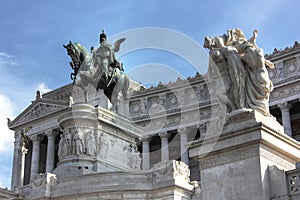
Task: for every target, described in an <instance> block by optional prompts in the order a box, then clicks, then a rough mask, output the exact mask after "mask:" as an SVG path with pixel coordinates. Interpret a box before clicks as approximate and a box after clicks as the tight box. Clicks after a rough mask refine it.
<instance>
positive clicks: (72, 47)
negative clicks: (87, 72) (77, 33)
mask: <svg viewBox="0 0 300 200" xmlns="http://www.w3.org/2000/svg"><path fill="white" fill-rule="evenodd" d="M63 46H64V48H66V50H67V53H68V55H69V56H70V57H71V59H72V64H73V65H74V66H79V65H80V64H81V60H80V52H79V51H78V48H77V45H76V43H72V42H71V41H70V43H69V44H68V45H63ZM72 64H71V65H72Z"/></svg>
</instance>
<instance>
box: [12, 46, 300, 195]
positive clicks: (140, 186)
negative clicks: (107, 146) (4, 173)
mask: <svg viewBox="0 0 300 200" xmlns="http://www.w3.org/2000/svg"><path fill="white" fill-rule="evenodd" d="M267 58H268V59H269V60H271V61H272V62H273V63H274V64H275V66H276V67H275V69H274V70H269V74H270V78H271V80H272V82H273V83H274V90H273V92H272V93H271V95H270V104H269V105H270V107H269V108H270V113H271V114H272V115H273V116H274V117H275V118H276V119H277V120H278V121H279V123H280V124H281V125H282V126H283V130H279V129H280V125H279V124H277V123H274V124H276V126H277V125H278V127H279V128H278V131H279V132H282V133H283V132H284V134H286V135H287V136H283V138H285V139H282V140H284V141H290V142H289V143H292V146H295V148H296V149H297V148H298V149H299V143H297V142H296V141H294V140H291V139H290V138H294V139H295V140H298V141H300V112H299V111H300V93H299V91H300V62H299V60H300V45H299V44H298V43H297V42H296V43H295V44H294V46H292V47H289V48H286V49H284V50H276V49H275V50H274V52H273V53H272V54H271V55H267ZM216 84H217V83H216V82H215V81H214V80H213V79H212V80H208V78H207V76H206V75H201V74H196V75H195V76H194V77H189V78H187V79H185V80H183V79H178V80H177V81H176V82H172V83H168V84H158V85H157V86H156V87H151V88H149V89H145V88H143V87H141V86H140V85H139V84H137V83H134V82H132V84H131V89H130V95H129V96H130V100H129V105H128V107H129V108H128V107H126V105H125V104H122V102H121V104H122V105H120V106H119V108H120V109H119V110H118V111H117V114H118V115H119V116H120V120H119V122H118V123H122V120H123V119H121V118H122V116H123V117H124V120H125V121H126V120H128V123H127V124H126V123H125V124H123V128H122V129H123V130H125V129H127V130H128V131H129V132H130V130H131V129H134V128H132V127H126V126H128V124H130V123H133V124H135V126H136V127H137V128H136V129H135V130H131V132H132V134H133V135H134V133H136V135H135V136H134V137H132V138H129V139H127V140H126V141H127V142H128V141H131V142H132V144H133V143H136V144H137V147H136V148H137V150H138V151H140V152H141V154H140V158H141V164H140V167H138V168H135V167H133V166H129V165H128V167H127V168H126V167H125V168H126V169H125V168H122V166H124V165H126V166H127V163H126V164H125V162H127V161H126V160H122V158H123V157H124V156H127V155H125V153H124V152H125V151H124V152H123V153H124V155H123V154H120V155H117V157H116V158H115V159H114V160H106V161H107V162H110V163H113V165H114V166H116V165H117V166H118V165H119V166H120V168H119V169H118V170H119V171H118V170H108V169H111V167H108V165H101V163H97V162H95V158H94V157H93V158H91V159H87V158H86V157H85V156H86V154H87V152H85V153H84V155H83V156H84V158H83V157H81V154H82V153H80V152H78V153H76V152H75V153H74V154H72V155H69V156H74V157H77V158H78V159H79V160H80V159H82V160H83V159H85V160H86V163H87V164H86V165H83V166H79V165H76V167H77V168H76V170H74V171H73V172H72V170H69V169H71V168H72V167H71V168H70V162H71V160H69V161H70V162H69V161H68V159H67V157H63V158H60V156H61V154H60V153H59V146H60V144H59V142H60V140H61V138H62V135H63V134H64V131H65V129H64V126H62V124H63V122H62V121H64V120H62V119H63V117H62V116H64V115H66V114H67V113H68V111H69V110H70V106H72V105H70V96H71V94H72V95H73V96H76V95H77V96H78V97H80V91H79V90H78V89H75V90H74V88H73V87H72V85H71V84H70V85H66V86H63V87H61V88H58V89H56V90H53V91H51V92H48V93H46V94H43V95H38V94H37V97H36V99H35V100H34V101H33V102H32V104H31V105H30V106H29V107H28V108H27V109H26V110H24V111H23V112H22V113H21V114H20V115H19V116H18V117H17V118H16V119H14V120H13V121H12V122H10V123H9V124H8V125H9V127H10V129H12V130H14V131H15V143H14V157H13V162H14V164H13V173H12V184H11V188H12V190H14V191H16V193H13V195H14V196H18V197H14V198H15V199H17V198H25V199H50V198H51V199H61V198H64V199H74V198H77V199H87V198H86V197H85V195H86V194H88V196H89V198H90V199H134V198H135V199H163V198H164V199H209V195H210V190H211V189H212V188H214V187H217V185H213V183H207V181H208V180H211V181H212V182H214V181H216V182H217V179H218V178H217V177H218V176H221V175H222V172H224V174H230V173H231V171H230V169H234V173H238V172H240V173H241V174H243V175H237V176H235V177H236V181H240V180H242V179H243V177H244V175H245V172H244V171H242V170H241V171H238V169H245V170H246V171H247V170H248V168H249V170H250V168H251V166H250V161H249V159H252V160H254V161H255V162H254V163H262V165H263V169H264V170H269V171H268V173H269V179H268V180H263V181H262V182H261V184H262V185H263V186H262V185H257V187H259V188H264V187H266V188H264V190H262V191H261V193H262V194H265V196H263V197H264V198H265V199H269V198H273V199H289V198H290V199H297V198H299V195H300V194H299V190H300V188H299V187H300V186H299V177H300V168H299V167H298V168H295V163H296V162H299V160H298V158H293V156H292V155H290V156H289V157H288V158H287V157H286V156H285V155H286V154H293V153H292V152H285V153H282V151H283V149H280V148H279V147H278V148H277V147H276V148H275V150H276V151H275V150H274V149H273V150H272V151H269V148H270V146H268V145H265V144H261V143H256V144H253V145H252V146H247V145H246V146H243V145H241V146H240V147H239V150H240V151H242V152H243V153H242V154H241V155H244V157H243V158H241V157H239V158H238V160H237V158H232V157H233V156H232V155H234V154H235V153H236V151H237V150H236V149H235V150H232V149H230V148H229V147H228V148H229V149H226V148H225V147H224V148H223V150H222V153H221V154H222V158H224V159H221V158H218V159H217V158H215V157H214V155H210V156H209V157H207V158H206V160H204V161H203V160H201V159H199V152H198V151H197V153H195V149H196V148H197V141H198V142H199V141H201V140H202V139H203V138H207V135H208V133H210V130H211V129H212V123H211V122H212V119H215V117H216V116H218V113H220V112H222V111H223V110H222V109H221V108H220V107H219V105H218V104H217V102H216V101H214V98H213V97H214V94H215V92H216V91H214V90H213V88H214V87H212V86H214V85H216ZM89 99H90V104H91V105H92V107H93V108H94V107H99V109H100V110H101V109H102V108H104V109H103V110H105V109H107V108H108V107H109V102H108V101H107V99H105V98H104V95H103V94H102V93H101V91H99V92H95V93H94V96H93V97H92V98H89ZM126 108H128V109H126ZM103 110H102V111H103ZM103 112H104V111H103ZM225 112H226V111H225ZM100 113H101V112H100ZM98 115H99V113H98V114H95V116H98ZM103 116H108V114H106V115H105V114H104V115H103ZM96 118H97V117H96ZM104 118H105V117H104ZM126 118H128V119H126ZM241 118H242V119H244V118H243V117H241ZM246 118H247V117H246ZM58 119H61V120H58ZM232 119H233V122H234V121H236V120H237V119H234V116H233V117H232ZM103 120H104V119H103ZM129 120H130V121H129ZM129 122H130V123H129ZM247 123H248V122H247ZM270 123H272V124H273V122H270ZM66 124H67V125H66V126H70V123H66ZM93 126H94V125H93ZM97 126H98V125H97ZM226 126H227V125H225V127H226ZM243 126H244V124H243ZM71 129H72V128H71ZM100 129H102V127H101V128H100ZM100 129H99V130H100ZM107 129H109V128H107ZM231 129H232V130H234V129H235V128H234V127H233V128H231ZM95 130H96V129H93V131H95ZM97 130H98V129H97ZM71 131H72V130H71ZM237 131H238V130H237ZM107 132H109V131H107ZM133 132H134V133H133ZM87 133H88V131H85V133H84V134H87ZM93 133H95V132H93ZM97 134H98V133H97ZM117 134H119V133H116V135H117ZM22 135H26V137H27V138H26V142H24V141H23V140H24V139H23V138H22ZM96 136H97V135H96ZM124 137H125V136H124ZM98 138H99V137H98ZM287 138H289V139H287ZM221 139H224V140H226V138H225V137H224V138H221ZM246 139H247V138H244V137H242V136H241V140H242V141H243V142H245V141H246ZM110 140H113V139H112V138H110ZM193 141H195V142H193ZM98 142H101V140H99V141H98ZM226 142H228V141H226ZM249 142H250V139H249ZM229 143H230V142H229ZM187 144H191V148H190V146H187ZM251 144H252V143H251ZM128 145H129V143H128ZM128 145H127V146H128ZM297 145H298V146H297ZM271 146H272V145H271ZM273 146H274V145H273ZM273 146H272V147H273ZM189 148H190V150H189ZM193 149H194V150H193ZM220 150H221V149H220ZM116 151H119V150H116ZM292 151H294V150H292ZM297 151H298V150H297ZM119 152H121V151H119ZM77 154H80V155H77ZM221 154H220V155H221ZM273 154H274V155H273ZM282 154H285V155H282ZM101 156H103V155H96V156H95V157H96V159H97V157H98V158H99V159H100V157H101ZM118 156H119V157H118ZM270 157H272V159H271V158H270ZM296 157H297V156H296ZM298 157H299V156H298ZM110 158H111V159H113V158H114V156H113V155H112V156H110ZM243 159H244V160H246V161H244V160H243ZM247 159H248V160H247ZM100 160H101V159H100ZM174 160H177V161H174ZM224 160H229V161H228V162H227V161H226V163H225V161H224ZM287 160H288V161H287ZM179 161H181V162H179ZM223 161H224V163H222V162H223ZM132 162H133V161H132V160H131V162H130V163H132ZM229 162H235V166H234V167H233V168H232V166H228V164H229ZM278 162H279V164H278ZM130 163H129V164H130ZM214 163H218V165H220V166H222V168H220V169H218V170H216V168H214V167H216V165H215V164H214ZM251 163H253V162H251ZM274 163H275V164H274ZM276 163H277V164H276ZM72 166H74V165H73V164H72ZM86 166H88V168H87V169H86V168H85V167H86ZM257 166H258V165H255V166H253V168H251V170H254V171H252V172H251V173H252V174H253V173H255V170H256V169H258V168H256V167H257ZM79 167H81V168H80V169H79ZM268 167H269V168H268ZM139 168H141V169H139ZM90 169H93V170H90ZM130 170H131V171H132V172H131V173H122V172H120V171H130ZM222 170H223V171H222ZM226 170H227V171H226ZM251 170H250V171H251ZM69 171H70V172H69ZM75 171H76V172H75ZM178 171H179V172H178ZM68 172H69V175H68ZM218 173H219V174H218ZM249 173H250V172H249ZM264 173H265V172H264ZM66 174H67V175H66ZM209 174H214V176H213V177H208V176H209ZM250 175H251V174H250ZM250 175H249V176H250ZM263 175H264V174H263V173H261V174H260V175H259V177H258V176H257V177H254V178H253V179H251V181H252V183H253V184H252V185H254V183H256V182H258V180H262V177H263ZM79 177H80V178H79ZM279 177H281V178H280V179H279ZM244 178H245V177H244ZM255 178H256V179H255ZM215 179H216V180H215ZM286 179H287V180H289V181H288V182H286V181H285V180H286ZM226 180H227V179H223V180H222V181H223V182H222V181H220V182H218V184H221V185H222V184H225V183H226ZM116 185H118V186H117V187H116ZM234 186H236V187H238V185H234ZM283 187H285V188H287V189H284V188H283ZM200 188H201V189H200ZM255 189H257V188H254V186H253V190H255ZM267 189H269V190H270V193H268V194H267V193H266V190H267ZM201 190H202V191H201ZM204 190H205V191H204ZM227 191H229V190H227ZM242 191H246V189H245V190H241V192H242ZM9 192H10V191H9ZM9 192H8V193H9ZM222 192H223V193H222ZM221 193H222V194H224V195H225V196H218V198H221V199H222V198H223V199H226V195H233V196H234V195H235V197H236V199H238V198H240V197H241V194H244V193H243V192H242V193H235V194H233V193H234V191H233V190H232V189H231V190H230V191H229V193H230V194H228V193H226V192H225V193H224V191H220V194H221ZM9 194H10V193H9ZM9 194H7V195H9ZM247 195H248V194H247ZM249 195H251V194H249ZM288 196H289V197H288ZM231 197H232V196H231ZM260 197H261V196H260ZM260 197H257V198H258V199H259V198H260ZM285 197H286V198H285ZM228 199H230V198H228Z"/></svg>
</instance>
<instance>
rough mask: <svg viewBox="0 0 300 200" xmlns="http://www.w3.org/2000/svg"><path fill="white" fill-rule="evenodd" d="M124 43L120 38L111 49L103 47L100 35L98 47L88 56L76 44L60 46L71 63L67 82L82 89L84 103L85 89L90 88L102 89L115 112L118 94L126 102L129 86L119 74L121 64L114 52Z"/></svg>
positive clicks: (106, 45) (125, 79) (108, 46)
mask: <svg viewBox="0 0 300 200" xmlns="http://www.w3.org/2000/svg"><path fill="white" fill-rule="evenodd" d="M124 41H125V38H121V39H119V40H117V41H116V42H115V43H114V46H112V45H110V44H108V43H107V37H106V34H105V33H104V31H102V33H101V34H100V45H99V47H98V48H93V47H92V48H91V53H90V52H89V51H88V50H87V49H86V48H85V47H84V46H82V45H81V44H79V43H72V42H71V41H70V43H69V44H68V45H63V46H64V47H65V48H66V50H67V53H68V55H69V56H70V57H71V59H72V62H70V65H71V67H72V69H73V72H72V73H71V79H72V80H73V84H75V85H76V86H79V87H80V88H82V89H83V92H84V97H85V103H88V94H87V92H88V86H89V85H92V86H94V87H95V88H96V89H97V90H98V89H103V91H104V94H105V95H106V97H107V98H108V99H109V100H110V102H111V103H112V105H113V108H115V106H116V104H117V99H118V95H119V93H120V92H121V91H122V94H123V97H124V98H125V99H126V98H127V91H128V88H129V84H130V79H129V77H128V76H127V75H126V74H125V73H124V72H123V71H124V69H123V64H122V63H121V62H120V61H119V60H118V59H117V58H116V56H115V52H118V51H119V49H120V44H121V43H122V42H124Z"/></svg>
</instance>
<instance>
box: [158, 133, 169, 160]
mask: <svg viewBox="0 0 300 200" xmlns="http://www.w3.org/2000/svg"><path fill="white" fill-rule="evenodd" d="M159 136H160V139H161V161H167V160H169V141H168V139H169V136H170V134H169V133H168V132H162V133H159Z"/></svg>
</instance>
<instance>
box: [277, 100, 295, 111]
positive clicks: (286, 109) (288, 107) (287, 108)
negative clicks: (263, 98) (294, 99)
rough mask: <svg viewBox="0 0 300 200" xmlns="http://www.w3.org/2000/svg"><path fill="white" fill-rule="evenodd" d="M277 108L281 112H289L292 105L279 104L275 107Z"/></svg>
mask: <svg viewBox="0 0 300 200" xmlns="http://www.w3.org/2000/svg"><path fill="white" fill-rule="evenodd" d="M277 106H278V108H279V109H280V110H281V111H283V112H284V111H290V109H291V108H292V106H293V105H292V104H290V103H288V102H284V103H280V104H278V105H277Z"/></svg>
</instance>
